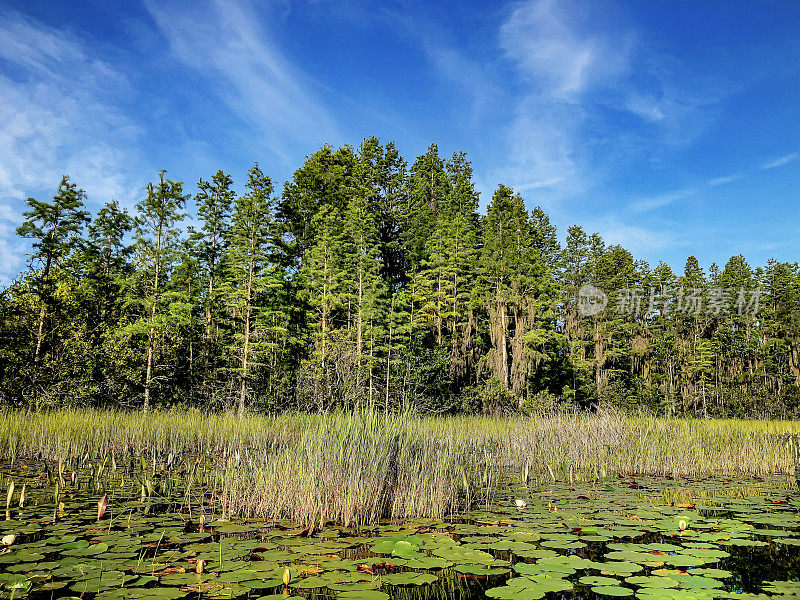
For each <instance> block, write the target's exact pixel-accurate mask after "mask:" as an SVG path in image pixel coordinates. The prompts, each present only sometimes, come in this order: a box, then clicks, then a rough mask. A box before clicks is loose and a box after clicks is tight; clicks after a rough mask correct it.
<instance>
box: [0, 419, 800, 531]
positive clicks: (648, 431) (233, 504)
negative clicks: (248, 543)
mask: <svg viewBox="0 0 800 600" xmlns="http://www.w3.org/2000/svg"><path fill="white" fill-rule="evenodd" d="M798 433H800V427H798V424H797V423H796V422H777V421H705V420H685V419H658V418H653V417H649V416H628V415H623V414H620V413H617V412H614V411H600V412H598V413H596V414H586V413H563V414H550V415H537V416H531V417H525V418H515V419H493V418H485V417H470V416H454V417H436V418H434V417H421V416H419V415H416V414H414V413H411V412H406V413H401V414H390V415H383V414H378V413H371V412H350V413H333V414H325V415H309V414H302V413H285V414H281V415H279V416H256V415H252V416H247V417H245V418H243V419H237V418H236V417H234V416H233V415H231V414H226V413H225V414H203V413H200V412H199V411H156V412H151V413H149V414H146V415H145V414H139V413H122V412H113V411H97V410H64V411H57V412H48V413H25V412H18V411H6V412H3V413H0V455H1V456H2V457H3V458H5V459H7V460H11V461H15V460H18V459H22V458H24V459H41V460H44V461H51V462H54V463H57V462H59V461H60V462H61V463H62V464H64V463H78V462H86V461H97V460H107V459H108V457H112V463H115V462H116V463H125V462H126V461H127V464H131V463H133V464H137V465H141V467H140V468H141V469H142V470H143V471H144V470H148V469H152V470H153V471H154V472H155V470H156V468H157V467H158V468H171V467H172V466H174V465H178V464H181V465H184V466H185V465H188V464H191V465H192V468H191V469H190V470H187V473H188V474H187V475H186V477H187V478H189V479H191V480H192V481H194V480H195V479H197V481H202V483H203V484H204V485H211V486H213V487H214V488H215V490H216V492H215V493H216V494H217V497H218V498H219V504H220V507H221V509H222V511H223V514H224V515H225V516H233V515H236V516H244V517H257V518H263V519H281V518H288V519H291V520H293V521H296V522H299V523H303V524H306V525H315V524H316V525H319V524H323V523H325V522H327V521H335V522H338V523H342V524H344V525H349V526H355V527H359V526H363V525H367V524H372V523H375V522H376V521H377V520H379V519H380V518H384V517H391V518H407V517H442V516H445V515H447V514H450V513H453V512H457V511H460V510H463V509H465V508H466V507H469V506H474V505H475V504H477V503H485V502H489V501H491V499H492V497H493V494H494V493H495V491H496V490H497V489H498V487H499V485H500V482H501V479H502V480H503V481H507V480H508V476H509V475H510V476H511V477H512V478H514V479H516V480H518V481H520V480H522V481H521V483H523V484H526V483H527V484H529V485H534V486H536V485H540V484H542V483H544V482H546V481H552V480H558V481H592V480H597V479H602V478H608V477H612V476H614V474H624V475H653V476H664V475H669V476H671V477H674V478H691V479H699V478H703V477H708V476H714V475H717V476H725V477H743V476H755V477H766V476H768V475H776V474H777V475H786V476H787V478H788V476H790V475H791V474H793V473H794V467H795V459H794V446H792V445H791V444H789V443H787V441H788V440H790V439H793V436H796V435H798ZM200 470H202V472H203V473H204V475H203V477H200V476H199V475H197V473H198V472H199V471H200ZM209 473H211V475H209ZM188 487H189V488H191V485H189V486H188Z"/></svg>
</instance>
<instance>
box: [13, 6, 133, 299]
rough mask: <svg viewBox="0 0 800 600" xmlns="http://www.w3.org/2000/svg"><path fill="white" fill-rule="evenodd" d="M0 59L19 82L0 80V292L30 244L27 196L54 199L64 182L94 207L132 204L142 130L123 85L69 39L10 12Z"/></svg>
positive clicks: (119, 76) (112, 73) (116, 74)
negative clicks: (125, 103)
mask: <svg viewBox="0 0 800 600" xmlns="http://www.w3.org/2000/svg"><path fill="white" fill-rule="evenodd" d="M0 57H2V58H3V59H4V60H5V61H7V62H8V64H10V65H11V68H12V70H13V72H14V73H15V77H14V78H12V77H11V76H8V75H0V98H2V99H3V100H2V102H0V207H1V208H0V225H2V227H0V256H2V261H0V284H2V283H4V282H7V281H8V280H9V279H11V278H12V277H14V276H15V275H17V274H18V272H19V270H20V269H21V268H22V266H23V264H24V252H25V250H26V249H27V247H28V246H27V243H26V242H24V241H22V240H20V239H19V238H17V236H16V233H15V229H16V227H17V225H18V224H19V223H20V222H21V220H22V216H21V212H22V210H23V209H24V199H25V198H26V197H27V196H34V197H39V198H40V199H43V198H48V197H50V196H51V195H52V194H53V192H54V191H55V187H56V186H57V185H58V182H59V181H60V180H61V176H62V175H63V174H69V175H70V177H71V179H72V180H73V181H75V182H76V183H77V184H78V185H79V186H80V187H82V188H83V189H85V190H86V191H87V194H88V195H89V199H90V200H91V203H90V207H92V208H93V207H95V206H97V205H98V204H100V203H104V202H106V201H109V200H111V199H113V198H118V199H119V200H121V201H123V202H125V203H128V204H130V203H131V201H132V197H133V195H134V194H135V193H136V188H135V186H133V185H132V184H131V183H130V178H129V177H128V176H127V175H126V173H127V172H128V169H129V168H130V167H131V163H132V162H133V161H131V158H130V155H129V154H127V153H125V152H124V151H123V150H122V148H124V147H126V146H129V145H130V144H132V143H134V142H135V140H136V138H137V136H138V129H137V127H136V126H135V125H134V124H133V123H132V122H131V121H130V120H129V119H127V118H126V117H125V116H124V115H123V113H122V112H121V111H120V110H118V109H117V108H115V104H114V102H115V100H114V99H115V95H116V94H122V93H125V92H126V91H127V89H128V87H127V82H126V80H125V77H124V76H122V75H121V74H120V73H118V72H117V71H115V70H114V69H113V68H111V67H110V66H109V65H107V64H105V63H103V62H101V61H99V60H96V59H94V58H93V57H92V56H89V55H88V54H87V52H86V50H85V49H84V48H83V47H82V46H81V45H80V44H78V43H77V42H75V41H74V40H73V38H71V37H69V36H68V35H67V34H66V33H63V32H60V31H58V30H55V29H53V28H50V27H47V26H45V25H43V24H42V23H39V22H37V21H35V20H32V19H28V18H26V17H23V16H22V15H20V14H18V13H15V12H13V11H7V12H6V14H5V15H4V19H3V20H0Z"/></svg>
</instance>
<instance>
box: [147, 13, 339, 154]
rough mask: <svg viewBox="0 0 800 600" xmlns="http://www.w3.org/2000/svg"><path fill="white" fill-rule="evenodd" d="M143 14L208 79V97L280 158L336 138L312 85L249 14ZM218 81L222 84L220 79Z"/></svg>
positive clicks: (174, 50)
mask: <svg viewBox="0 0 800 600" xmlns="http://www.w3.org/2000/svg"><path fill="white" fill-rule="evenodd" d="M146 5H147V9H148V11H149V12H150V14H151V15H152V16H153V18H154V19H155V21H156V23H157V24H158V26H159V27H160V29H161V31H162V33H163V34H164V36H165V37H166V38H167V40H168V41H169V43H170V45H171V47H172V50H173V52H174V54H175V55H176V56H177V58H178V59H180V60H181V61H183V62H184V63H186V64H188V65H190V66H191V67H193V68H195V69H196V70H197V71H198V72H200V73H203V74H206V75H207V77H208V84H209V86H210V90H211V93H216V94H219V95H220V96H221V97H222V99H223V100H224V101H225V102H226V103H227V104H228V105H229V106H230V108H231V109H232V110H233V111H234V112H235V113H236V114H238V115H239V117H240V118H242V119H243V120H244V121H245V122H247V123H248V124H250V126H252V127H254V128H256V129H257V130H258V134H259V136H261V137H262V139H263V142H264V143H265V144H266V146H267V147H268V148H269V149H270V150H271V151H273V152H275V153H276V154H277V155H278V156H280V157H281V158H283V159H284V160H292V159H293V158H294V155H293V154H292V153H291V151H290V150H289V147H288V144H292V143H299V144H302V145H303V146H304V147H307V148H312V147H317V146H319V145H321V144H322V143H325V142H330V141H336V140H338V139H339V138H340V137H341V136H340V135H339V133H338V129H337V127H336V125H335V124H334V122H333V120H332V119H331V117H330V116H329V115H328V114H327V112H326V110H325V108H324V107H323V106H322V104H321V102H320V101H319V100H318V99H317V98H316V97H315V94H314V93H312V92H311V91H310V88H311V87H312V82H310V81H309V80H308V78H307V77H305V76H304V74H303V73H302V72H301V71H300V70H299V69H297V68H296V67H295V66H294V65H292V64H291V63H290V62H289V61H288V60H287V59H285V58H284V57H283V56H282V54H281V53H280V51H279V50H278V48H277V47H276V46H275V44H274V43H273V41H272V40H271V38H270V35H269V32H268V31H266V30H265V29H264V28H263V27H262V26H261V25H260V24H259V20H258V18H257V16H256V15H255V14H254V13H253V11H250V10H248V9H247V8H246V7H244V6H243V5H241V4H239V3H236V2H230V1H227V0H218V1H217V2H202V3H195V4H193V5H192V6H191V9H188V8H187V6H186V5H185V4H183V3H173V2H162V1H158V2H156V1H150V2H147V3H146ZM220 76H221V78H220Z"/></svg>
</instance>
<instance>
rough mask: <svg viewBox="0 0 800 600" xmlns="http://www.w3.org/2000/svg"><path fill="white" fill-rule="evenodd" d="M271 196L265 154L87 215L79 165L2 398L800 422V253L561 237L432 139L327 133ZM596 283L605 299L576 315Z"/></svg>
mask: <svg viewBox="0 0 800 600" xmlns="http://www.w3.org/2000/svg"><path fill="white" fill-rule="evenodd" d="M409 164H410V165H411V166H410V167H409V166H408V165H409ZM237 192H238V193H237ZM274 194H275V190H274V186H273V182H272V181H271V180H270V178H269V177H268V176H267V175H265V174H264V172H263V171H262V170H261V168H260V167H259V165H258V164H256V165H255V166H253V168H252V169H250V171H249V173H248V177H247V180H246V181H245V182H244V185H243V187H242V189H241V190H239V189H238V188H237V187H236V182H235V181H234V179H233V177H232V176H231V175H229V174H226V173H225V172H223V171H217V172H216V173H215V174H214V175H213V176H212V177H211V178H210V179H208V180H206V179H201V180H200V181H199V183H198V191H197V193H196V194H195V195H194V197H193V198H190V196H189V195H187V194H185V193H184V191H183V184H182V183H181V182H177V181H172V180H170V179H167V178H166V176H165V173H164V172H162V173H161V175H160V177H159V178H158V180H157V181H154V182H153V183H150V184H149V185H148V186H147V188H146V192H145V194H144V197H143V198H142V199H141V201H140V202H139V203H138V204H137V206H136V213H135V216H134V217H133V218H131V216H129V215H128V214H127V212H126V211H125V210H123V209H122V208H121V207H120V206H119V205H118V203H116V202H112V203H109V204H107V205H106V206H104V207H103V208H101V209H100V210H99V211H98V212H97V214H96V215H95V216H94V218H93V219H92V220H91V221H89V218H88V215H87V213H86V212H85V211H84V209H83V202H84V200H85V194H84V192H83V191H82V190H81V189H79V188H78V187H77V185H76V184H75V183H72V182H71V181H69V178H68V177H66V176H65V177H64V178H63V179H62V181H61V183H60V185H59V187H58V190H57V193H56V194H55V196H54V197H53V200H52V202H40V201H37V200H34V199H32V198H31V199H29V200H28V204H27V210H26V211H25V212H24V214H23V216H24V218H25V221H24V222H23V224H22V226H21V227H20V228H19V230H18V232H19V234H20V235H21V236H22V237H24V238H25V239H27V240H29V241H30V243H31V246H32V252H31V255H30V256H31V261H30V265H29V268H28V269H27V270H26V272H25V273H23V274H21V275H20V277H19V278H18V279H16V280H15V281H13V282H12V283H11V284H10V285H9V286H8V287H7V288H6V289H5V290H2V292H1V293H0V381H2V386H0V398H1V399H2V402H3V403H5V404H7V405H26V406H34V407H42V406H56V405H61V406H63V405H69V406H71V405H84V404H94V405H107V404H117V405H121V406H124V407H135V406H143V407H144V408H149V407H150V405H151V403H159V404H161V403H163V404H173V403H174V404H186V405H195V406H204V407H208V408H217V409H219V408H234V407H235V409H236V412H237V413H238V414H239V415H242V414H243V413H244V412H245V410H246V409H247V408H248V407H250V408H253V409H256V410H266V411H278V410H281V409H286V408H299V409H304V410H316V411H321V412H324V411H328V410H332V409H338V408H345V409H347V408H355V407H370V408H373V409H382V410H387V411H396V410H401V409H403V408H405V407H408V406H414V407H416V409H418V410H420V411H425V412H431V413H437V414H441V413H452V412H458V411H466V412H481V413H492V414H507V413H512V412H520V411H521V412H524V413H535V412H548V411H553V410H566V409H571V408H576V407H578V408H586V409H591V408H593V407H596V406H598V405H613V406H615V407H618V408H624V409H625V410H631V411H635V410H639V409H645V410H648V411H653V412H657V413H661V414H670V415H679V414H682V415H693V416H704V417H707V416H718V417H732V416H743V415H747V416H780V417H792V416H797V415H798V414H800V400H798V398H800V393H798V389H800V267H798V265H797V264H796V263H781V262H777V261H770V262H768V263H767V265H766V266H764V267H752V266H751V265H749V264H748V263H747V261H746V260H745V259H744V257H742V256H734V257H732V258H731V259H730V260H729V261H728V262H727V263H726V264H725V265H724V266H722V267H721V268H720V267H718V266H717V265H711V266H710V267H709V268H708V269H707V272H705V271H704V270H703V269H702V268H701V267H700V264H699V262H698V261H697V259H696V258H695V257H693V256H690V257H689V258H688V259H687V261H686V265H685V267H684V269H683V273H681V274H678V273H674V272H673V271H672V269H671V268H670V267H669V266H668V265H666V264H663V263H659V264H657V265H656V266H655V267H654V268H651V267H650V265H648V264H647V263H645V262H644V261H640V260H636V258H635V257H634V256H633V255H632V254H631V253H630V252H629V251H628V250H626V249H625V248H623V247H621V246H616V245H608V244H606V242H605V241H604V240H603V239H602V238H601V237H600V236H599V235H598V234H596V233H589V232H587V231H585V230H584V229H582V228H581V227H580V226H578V225H573V226H571V227H569V228H568V229H567V232H566V238H565V243H564V246H563V248H562V247H561V244H560V243H559V241H558V236H557V232H556V229H555V227H554V226H553V225H552V224H551V223H550V220H549V217H548V215H547V214H546V213H545V212H544V211H543V210H542V209H541V208H540V207H535V208H533V210H528V208H527V206H526V200H525V198H523V197H522V196H521V195H520V194H519V193H517V192H516V191H515V190H513V189H512V188H510V187H508V186H505V185H502V184H500V185H499V186H498V187H497V189H496V190H495V192H494V194H493V195H492V198H491V199H490V201H489V203H488V206H487V207H486V212H485V215H481V214H479V211H478V207H479V195H478V192H477V191H476V189H475V182H474V179H473V172H472V166H471V164H470V162H469V160H468V158H467V156H466V155H465V154H464V153H463V152H454V153H453V154H452V155H451V156H450V157H449V158H448V157H445V156H440V152H439V148H438V147H437V145H436V144H431V145H430V146H429V147H428V148H427V150H426V151H425V152H424V154H422V155H421V156H419V157H417V158H416V159H415V160H414V161H412V162H410V163H407V162H406V161H405V160H404V159H403V157H402V156H400V154H399V152H398V151H397V149H396V147H395V145H394V143H393V142H388V143H382V142H381V141H380V140H378V139H377V138H374V137H370V138H367V139H365V140H363V142H362V143H361V144H359V145H358V147H352V146H349V145H345V146H342V147H341V148H334V147H332V146H328V145H326V146H324V147H322V148H320V149H319V150H318V151H316V152H314V153H313V154H311V155H309V156H308V157H307V159H306V160H305V161H304V163H303V164H302V165H301V166H300V167H299V168H298V169H297V170H296V171H295V172H294V174H293V175H292V178H291V180H290V181H288V182H286V183H285V185H284V187H283V190H282V193H281V194H280V197H279V198H275V197H274ZM190 199H191V200H193V203H192V202H189V201H190ZM187 202H189V206H188V207H187V206H186V204H187ZM184 211H186V212H187V213H188V214H190V215H192V217H193V222H194V223H195V228H192V227H186V228H184V227H182V224H183V219H184V216H185V215H184ZM86 223H88V231H87V232H86V233H87V235H85V236H83V235H82V234H83V233H84V231H83V227H84V225H85V224H86ZM587 284H590V285H593V286H596V287H598V288H600V289H602V290H605V291H606V293H607V297H608V305H607V307H606V309H605V310H604V311H602V312H599V313H597V314H594V315H586V314H583V312H582V311H581V310H579V308H580V307H579V305H578V303H577V298H578V294H579V290H581V287H582V286H584V285H587ZM630 289H637V290H641V295H640V297H635V298H634V297H631V296H630V294H627V292H626V290H630ZM720 289H727V290H731V293H732V295H731V296H730V297H728V298H721V297H718V296H719V290H720ZM759 290H761V292H762V293H761V294H760V295H758V294H757V292H758V291H759ZM656 297H657V298H658V300H656ZM696 303H704V304H705V305H706V306H710V307H716V308H713V309H711V310H704V311H696V310H687V308H689V309H690V308H691V307H692V306H693V304H696ZM623 308H624V310H623ZM756 308H758V311H757V313H756V310H755V309H756Z"/></svg>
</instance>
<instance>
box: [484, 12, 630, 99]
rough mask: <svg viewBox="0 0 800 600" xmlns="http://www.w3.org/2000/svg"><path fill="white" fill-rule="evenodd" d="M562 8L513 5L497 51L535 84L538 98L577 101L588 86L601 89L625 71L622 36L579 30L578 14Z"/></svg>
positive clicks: (586, 29)
mask: <svg viewBox="0 0 800 600" xmlns="http://www.w3.org/2000/svg"><path fill="white" fill-rule="evenodd" d="M577 8H579V7H575V6H572V5H569V4H567V3H564V2H559V3H557V2H554V1H553V0H537V1H534V2H526V3H524V4H520V5H518V6H517V7H516V8H515V9H514V11H513V12H512V14H511V16H510V17H509V19H508V20H507V21H506V22H505V23H504V24H503V26H502V27H501V29H500V46H501V48H502V49H503V50H504V51H505V53H506V55H507V56H508V57H509V58H510V59H512V60H513V61H514V62H516V63H517V64H518V65H519V68H520V69H521V70H522V71H523V72H524V73H526V74H527V75H529V76H530V77H532V78H533V79H535V80H536V87H537V89H538V92H539V94H540V95H541V96H550V97H552V98H556V99H558V100H563V101H567V102H569V101H578V100H579V99H580V95H581V94H582V93H583V92H584V91H586V89H587V88H589V87H592V86H597V85H600V86H605V85H608V84H609V83H610V82H612V81H614V80H616V79H617V78H619V77H620V76H621V75H622V74H624V73H625V72H627V70H628V69H629V48H627V47H626V46H627V41H626V36H625V34H622V35H621V36H613V37H612V36H610V35H606V34H604V33H603V32H601V31H590V30H589V29H588V28H586V27H583V26H582V23H581V22H580V19H581V18H582V16H583V14H582V13H583V11H580V12H576V10H575V9H577Z"/></svg>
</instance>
